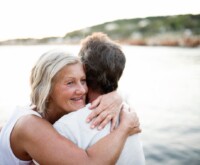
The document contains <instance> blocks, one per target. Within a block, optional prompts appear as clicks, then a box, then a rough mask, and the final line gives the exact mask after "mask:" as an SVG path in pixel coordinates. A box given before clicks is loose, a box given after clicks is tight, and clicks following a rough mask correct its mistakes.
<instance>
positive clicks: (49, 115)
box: [42, 108, 66, 124]
mask: <svg viewBox="0 0 200 165" xmlns="http://www.w3.org/2000/svg"><path fill="white" fill-rule="evenodd" d="M65 114H66V113H64V112H63V113H61V112H59V111H57V110H56V109H52V108H48V109H47V110H46V112H44V113H43V114H42V117H43V118H44V119H46V120H47V121H49V122H50V123H51V124H54V123H55V122H56V121H57V120H58V119H60V118H61V117H62V116H63V115H65Z"/></svg>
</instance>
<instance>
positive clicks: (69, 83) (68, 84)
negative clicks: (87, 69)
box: [66, 81, 74, 86]
mask: <svg viewBox="0 0 200 165" xmlns="http://www.w3.org/2000/svg"><path fill="white" fill-rule="evenodd" d="M73 84H74V81H68V82H67V83H66V85H67V86H70V85H73Z"/></svg>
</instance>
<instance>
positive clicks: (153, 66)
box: [0, 46, 200, 165]
mask: <svg viewBox="0 0 200 165" xmlns="http://www.w3.org/2000/svg"><path fill="white" fill-rule="evenodd" d="M58 47H62V48H64V49H67V50H69V51H70V52H73V53H77V52H78V48H79V47H77V46H26V47H23V46H11V47H9V46H8V47H6V46H2V47H0V58H1V60H0V75H1V85H0V91H1V93H0V122H4V121H6V119H7V117H8V116H9V114H10V113H11V111H12V108H13V107H14V106H15V105H17V104H25V103H27V102H28V100H29V92H30V90H29V75H30V70H31V68H32V66H33V64H34V63H35V61H36V60H37V58H38V57H39V56H40V55H41V54H42V53H43V52H45V51H46V50H49V49H53V48H58ZM122 48H123V50H124V52H125V54H126V57H127V64H126V68H125V71H124V74H123V77H122V79H121V81H120V85H119V88H120V91H122V93H123V96H124V97H125V98H126V100H127V101H128V102H129V104H131V105H133V106H134V107H135V109H136V111H137V113H138V115H139V117H140V122H141V126H142V130H143V132H142V134H141V138H142V142H143V146H144V152H145V157H146V164H147V165H161V164H162V165H188V164H190V165H200V48H194V49H191V48H170V47H133V46H132V47H131V46H124V47H122Z"/></svg>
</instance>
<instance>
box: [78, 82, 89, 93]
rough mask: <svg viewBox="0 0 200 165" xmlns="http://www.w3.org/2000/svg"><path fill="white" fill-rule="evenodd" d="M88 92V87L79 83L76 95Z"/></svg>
mask: <svg viewBox="0 0 200 165" xmlns="http://www.w3.org/2000/svg"><path fill="white" fill-rule="evenodd" d="M86 92H87V87H86V85H83V84H82V83H79V84H78V85H77V90H76V93H77V94H85V93H86Z"/></svg>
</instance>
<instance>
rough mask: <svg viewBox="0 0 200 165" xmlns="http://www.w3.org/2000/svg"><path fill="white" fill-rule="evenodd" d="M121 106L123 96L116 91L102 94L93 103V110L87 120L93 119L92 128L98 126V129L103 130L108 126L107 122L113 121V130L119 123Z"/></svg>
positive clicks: (91, 107)
mask: <svg viewBox="0 0 200 165" xmlns="http://www.w3.org/2000/svg"><path fill="white" fill-rule="evenodd" d="M121 106H122V98H121V96H119V94H118V93H117V92H116V91H114V92H111V93H108V94H104V95H101V96H99V97H98V98H97V99H96V100H94V101H93V102H92V103H91V106H90V109H93V110H92V112H91V114H90V115H89V116H88V117H87V122H90V121H92V120H93V121H92V123H91V128H95V127H98V129H99V130H101V129H103V128H104V127H105V126H106V124H108V123H109V122H110V121H112V123H111V131H112V130H114V128H115V127H116V125H117V119H118V115H119V113H120V109H121Z"/></svg>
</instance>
